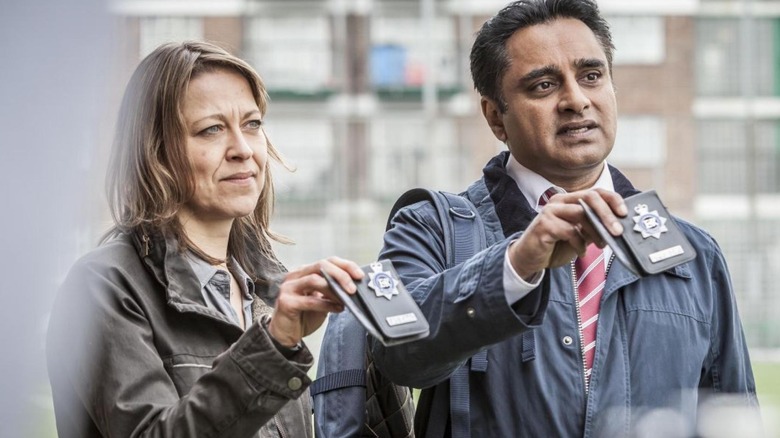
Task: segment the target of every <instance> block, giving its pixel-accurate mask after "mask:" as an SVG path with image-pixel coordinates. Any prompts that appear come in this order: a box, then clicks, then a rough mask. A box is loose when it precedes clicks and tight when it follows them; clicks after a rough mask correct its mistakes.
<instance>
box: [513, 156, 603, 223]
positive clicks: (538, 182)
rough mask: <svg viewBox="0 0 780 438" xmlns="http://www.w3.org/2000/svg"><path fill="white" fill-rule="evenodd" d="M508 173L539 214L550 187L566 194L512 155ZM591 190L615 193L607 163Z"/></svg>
mask: <svg viewBox="0 0 780 438" xmlns="http://www.w3.org/2000/svg"><path fill="white" fill-rule="evenodd" d="M506 172H507V174H508V175H509V176H510V177H511V178H512V179H513V180H514V181H515V183H516V184H517V187H518V188H519V189H520V192H521V193H522V194H523V196H524V197H525V199H526V200H527V201H528V205H530V206H531V207H532V208H533V209H534V210H536V211H537V212H538V211H539V210H540V209H541V208H540V207H539V198H540V197H541V196H542V193H544V192H545V191H546V190H547V189H549V188H550V187H554V188H555V189H556V190H557V191H559V192H561V193H566V190H564V189H563V188H561V187H558V186H556V185H555V184H553V183H551V182H550V181H548V180H547V179H546V178H545V177H543V176H541V175H539V174H538V173H536V172H534V171H533V170H531V169H529V168H527V167H525V166H523V165H522V164H520V162H519V161H517V160H516V159H515V157H514V156H512V154H509V159H508V160H507V163H506ZM591 188H593V189H604V190H609V191H610V192H614V191H615V187H614V185H613V183H612V175H611V173H610V171H609V166H608V165H607V163H606V162H605V163H604V168H603V170H602V171H601V175H599V178H598V179H597V180H596V183H595V184H593V187H591Z"/></svg>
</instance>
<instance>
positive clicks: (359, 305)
mask: <svg viewBox="0 0 780 438" xmlns="http://www.w3.org/2000/svg"><path fill="white" fill-rule="evenodd" d="M361 268H362V269H363V272H365V273H366V275H365V276H364V277H363V279H362V280H361V281H360V282H356V283H355V284H356V285H357V292H356V293H355V294H354V295H349V294H348V293H346V292H345V291H344V289H342V287H341V286H340V285H339V284H338V283H337V282H336V281H335V280H333V278H332V277H330V276H329V275H328V274H327V273H326V272H324V271H323V272H322V275H323V276H324V277H325V279H326V280H327V281H328V284H329V285H330V288H331V289H332V290H333V291H334V292H335V293H336V295H338V296H339V298H341V301H342V302H344V305H345V306H346V307H347V308H348V309H349V310H350V311H351V312H352V314H353V315H355V318H357V320H358V321H359V322H360V324H362V325H363V327H365V329H366V331H368V333H369V334H371V335H372V336H374V337H375V338H377V339H378V340H379V341H380V342H381V343H382V344H383V345H386V346H390V345H396V344H402V343H405V342H411V341H414V340H417V339H421V338H424V337H426V336H428V333H429V331H430V329H429V327H428V321H427V320H426V319H425V316H423V314H422V312H421V311H420V308H419V307H418V306H417V303H415V302H414V299H412V296H411V295H409V292H408V291H407V290H406V287H404V285H403V283H401V280H400V279H399V278H398V273H397V272H396V271H395V268H394V267H393V264H392V263H391V262H390V260H380V261H378V262H375V263H371V264H369V265H366V266H362V267H361Z"/></svg>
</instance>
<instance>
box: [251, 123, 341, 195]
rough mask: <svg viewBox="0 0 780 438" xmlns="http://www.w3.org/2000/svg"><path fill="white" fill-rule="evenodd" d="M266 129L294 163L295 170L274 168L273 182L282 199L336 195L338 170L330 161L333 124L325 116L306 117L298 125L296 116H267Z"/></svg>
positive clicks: (331, 157) (282, 152)
mask: <svg viewBox="0 0 780 438" xmlns="http://www.w3.org/2000/svg"><path fill="white" fill-rule="evenodd" d="M266 121H267V123H266V125H265V131H266V134H267V135H268V139H269V141H270V142H271V143H272V144H273V145H274V146H275V147H276V148H277V150H278V151H279V152H280V153H281V154H282V156H284V157H285V159H286V160H287V161H288V162H289V163H290V164H291V165H292V166H293V168H294V169H295V171H294V172H288V171H287V170H286V169H284V168H277V167H275V168H274V169H273V172H274V185H275V187H276V188H277V191H278V193H279V198H280V200H281V201H310V200H326V199H331V200H332V199H334V198H337V197H338V196H337V195H338V194H336V193H334V191H335V190H336V189H335V187H336V184H335V183H336V182H335V181H334V177H335V176H336V175H337V174H338V172H336V171H335V169H336V168H335V167H334V163H333V157H334V152H333V126H332V124H331V123H330V122H329V121H328V120H327V119H324V118H321V119H318V118H314V117H310V118H307V119H306V122H305V123H306V127H305V129H301V126H302V125H301V123H302V122H301V120H300V119H298V118H293V119H285V118H272V117H268V118H267V119H266Z"/></svg>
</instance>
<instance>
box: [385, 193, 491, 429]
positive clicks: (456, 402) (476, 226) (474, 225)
mask: <svg viewBox="0 0 780 438" xmlns="http://www.w3.org/2000/svg"><path fill="white" fill-rule="evenodd" d="M424 200H428V201H430V202H431V203H432V204H433V206H434V207H435V208H436V213H437V215H438V216H439V223H440V224H441V227H442V235H443V236H444V253H445V254H444V255H445V269H449V268H452V267H454V266H457V265H459V264H461V263H463V262H465V261H466V260H468V259H469V258H471V257H472V256H473V255H474V254H476V253H478V252H479V251H482V250H483V249H485V248H486V247H487V236H486V232H485V227H484V225H483V223H482V217H481V216H480V215H479V212H478V211H477V208H476V206H475V205H474V204H473V203H472V202H471V201H469V200H468V199H466V198H465V197H463V196H460V195H456V194H453V193H448V192H441V191H433V190H427V189H422V188H417V189H411V190H409V191H407V192H406V193H404V194H403V195H401V197H400V198H398V201H396V203H395V205H393V208H392V210H391V213H390V216H389V219H388V222H387V229H389V228H390V220H391V219H392V218H393V217H394V216H395V214H396V212H397V211H398V210H400V209H401V208H402V207H404V206H407V205H411V204H414V203H416V202H420V201H424ZM487 365H488V360H487V349H485V350H482V351H480V352H478V353H476V354H475V355H474V356H472V357H471V358H470V359H469V360H468V361H466V363H464V364H463V365H461V366H460V367H458V368H457V369H456V370H455V372H454V373H453V374H452V376H450V379H449V382H448V383H449V405H450V412H449V414H450V415H449V417H450V421H451V432H452V437H453V438H470V437H471V424H470V423H471V413H470V393H469V371H471V372H483V373H484V372H486V371H487ZM442 389H444V388H439V390H438V391H437V392H436V396H438V397H436V399H437V400H438V401H436V402H435V403H434V405H435V406H442V405H443V404H444V403H443V402H444V401H443V400H441V396H442V395H443V393H442V391H441V390H442ZM444 418H445V416H444V415H437V416H432V417H431V418H430V419H429V423H428V430H429V432H431V433H430V435H431V436H443V435H444V430H445V429H446V424H445V422H444V421H443V419H444Z"/></svg>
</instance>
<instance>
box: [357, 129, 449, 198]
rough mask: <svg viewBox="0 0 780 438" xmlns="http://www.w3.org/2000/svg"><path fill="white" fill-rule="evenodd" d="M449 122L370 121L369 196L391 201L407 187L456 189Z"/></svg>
mask: <svg viewBox="0 0 780 438" xmlns="http://www.w3.org/2000/svg"><path fill="white" fill-rule="evenodd" d="M454 133H455V125H454V123H453V121H452V120H451V119H442V118H438V119H436V120H425V118H424V117H419V116H417V117H415V116H400V115H399V116H396V117H385V118H382V119H377V120H374V121H372V123H371V128H370V141H371V145H372V148H371V157H370V164H369V181H370V185H371V193H372V194H373V195H375V196H378V197H379V198H384V199H394V198H395V197H397V196H398V194H399V193H402V192H403V191H404V190H405V189H407V188H411V187H437V188H442V189H448V190H457V189H458V188H459V186H460V185H462V184H464V182H463V181H461V180H460V177H461V176H462V175H463V174H464V172H463V171H462V169H463V166H462V165H461V163H460V160H461V157H460V154H459V153H458V152H457V150H456V145H457V142H456V139H455V134H454Z"/></svg>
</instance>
